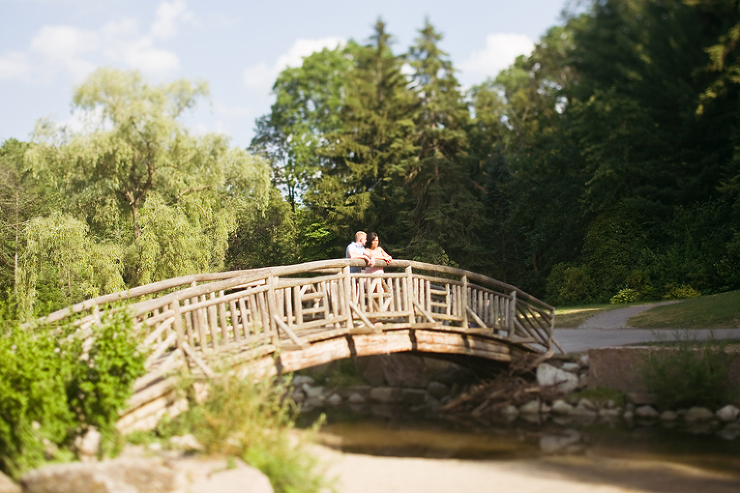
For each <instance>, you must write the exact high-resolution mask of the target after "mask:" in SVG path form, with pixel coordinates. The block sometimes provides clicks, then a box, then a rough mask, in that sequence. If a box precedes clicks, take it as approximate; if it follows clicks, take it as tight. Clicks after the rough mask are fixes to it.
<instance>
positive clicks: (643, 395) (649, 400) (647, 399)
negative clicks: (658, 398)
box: [627, 392, 655, 406]
mask: <svg viewBox="0 0 740 493" xmlns="http://www.w3.org/2000/svg"><path fill="white" fill-rule="evenodd" d="M627 402H629V403H630V404H633V405H635V406H646V405H652V404H655V396H654V395H653V394H650V393H649V392H629V393H628V394H627Z"/></svg>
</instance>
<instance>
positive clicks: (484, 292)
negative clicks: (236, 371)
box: [46, 259, 559, 430]
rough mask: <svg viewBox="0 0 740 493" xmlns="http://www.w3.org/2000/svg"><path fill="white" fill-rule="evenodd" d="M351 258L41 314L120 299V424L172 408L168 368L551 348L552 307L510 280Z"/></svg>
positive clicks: (507, 354)
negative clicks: (124, 336) (125, 317)
mask: <svg viewBox="0 0 740 493" xmlns="http://www.w3.org/2000/svg"><path fill="white" fill-rule="evenodd" d="M353 266H354V267H361V266H364V262H363V261H361V260H349V259H337V260H325V261H318V262H308V263H304V264H298V265H288V266H280V267H270V268H264V269H255V270H249V271H234V272H225V273H217V274H201V275H194V276H185V277H180V278H176V279H170V280H167V281H161V282H157V283H153V284H149V285H146V286H141V287H137V288H133V289H131V290H129V291H126V292H121V293H115V294H112V295H106V296H101V297H98V298H95V299H92V300H88V301H85V302H82V303H79V304H77V305H74V306H72V307H70V308H67V309H64V310H60V311H58V312H55V313H52V314H51V315H49V316H48V317H46V321H47V322H55V321H58V320H61V319H62V318H64V317H66V316H68V315H70V314H71V313H74V312H83V314H84V312H87V313H88V314H87V315H84V316H83V317H82V318H80V319H79V320H78V322H77V323H79V324H80V325H81V326H82V328H83V331H84V329H85V328H87V327H90V326H91V325H92V324H94V323H95V322H96V321H97V320H99V317H100V315H101V310H104V309H106V308H104V307H106V306H109V304H110V303H112V302H119V301H127V302H128V303H127V305H126V307H125V308H126V309H128V310H129V311H130V312H131V313H132V315H133V317H134V320H135V324H136V325H135V327H136V330H138V331H140V332H142V336H143V337H144V342H143V344H144V345H145V346H147V350H148V351H150V353H149V354H150V355H149V358H148V360H147V363H146V367H147V374H146V375H144V376H143V377H141V378H140V379H139V380H138V381H137V382H136V385H135V388H134V391H135V394H134V396H133V397H132V398H131V400H130V402H129V408H128V410H127V411H126V413H125V414H124V416H123V417H122V418H121V420H120V421H119V428H121V429H124V430H126V429H134V428H147V427H151V426H153V425H154V424H156V420H158V419H159V417H160V416H161V415H162V414H164V413H165V412H167V411H169V412H170V413H171V414H172V413H176V412H177V411H178V408H179V407H180V406H181V405H182V403H178V402H177V401H176V400H175V399H173V395H174V394H173V392H174V388H175V384H176V378H175V377H173V376H172V375H173V373H175V372H177V371H178V370H179V369H181V368H187V369H189V370H190V371H191V372H193V373H195V374H199V375H202V376H204V377H211V376H213V375H214V370H213V368H215V367H221V366H222V364H223V362H228V364H229V365H231V366H237V365H249V366H250V367H261V368H262V369H263V370H267V371H269V372H281V371H286V372H287V371H296V370H299V369H303V368H307V367H311V366H315V365H317V364H322V363H327V362H330V361H334V360H338V359H344V358H348V357H352V356H368V355H376V354H388V353H394V352H406V351H416V352H427V353H437V354H449V355H464V356H475V357H478V358H484V359H489V360H493V361H497V362H500V363H511V362H513V361H515V360H516V359H517V358H520V357H522V356H524V355H526V354H532V353H535V354H536V353H542V354H547V353H552V352H554V351H555V350H556V349H559V346H558V344H557V342H556V341H555V339H554V338H553V326H554V309H553V308H552V307H551V306H549V305H547V304H545V303H543V302H542V301H540V300H538V299H536V298H534V297H532V296H530V295H528V294H527V293H525V292H523V291H521V290H520V289H518V288H516V287H514V286H511V285H509V284H506V283H503V282H500V281H497V280H495V279H492V278H489V277H486V276H482V275H480V274H476V273H473V272H469V271H464V270H460V269H454V268H450V267H444V266H438V265H432V264H426V263H421V262H413V261H407V260H394V261H392V262H391V263H390V264H388V265H387V267H386V272H385V273H384V274H382V275H377V274H375V275H373V274H364V273H359V274H355V273H351V272H350V267H353ZM114 309H121V308H120V307H118V308H114ZM219 362H220V363H221V364H219Z"/></svg>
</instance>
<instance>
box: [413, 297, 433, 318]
mask: <svg viewBox="0 0 740 493" xmlns="http://www.w3.org/2000/svg"><path fill="white" fill-rule="evenodd" d="M413 303H414V307H416V309H417V310H418V311H419V313H421V314H422V315H424V316H425V317H426V319H427V320H428V321H429V322H431V323H436V322H437V321H436V320H434V317H432V314H431V313H429V312H428V311H426V310H425V309H424V308H422V306H421V305H420V304H419V302H418V301H416V300H414V302H413Z"/></svg>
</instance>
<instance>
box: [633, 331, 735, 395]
mask: <svg viewBox="0 0 740 493" xmlns="http://www.w3.org/2000/svg"><path fill="white" fill-rule="evenodd" d="M726 347H727V344H726V343H725V342H722V341H717V340H715V339H714V338H713V337H711V338H710V339H709V340H708V341H705V342H699V341H697V340H696V337H695V336H691V334H690V333H689V332H688V331H687V332H684V333H683V335H681V334H678V335H677V336H676V341H675V344H672V345H670V346H667V347H661V348H660V349H656V350H651V351H649V352H648V354H647V355H646V357H645V360H644V363H643V368H642V375H643V379H644V382H645V384H646V386H647V388H648V390H649V391H650V392H651V393H653V394H655V396H656V398H657V400H658V404H659V405H660V406H662V407H663V408H666V409H680V408H687V407H691V406H705V407H708V408H710V409H716V408H717V407H718V406H721V405H723V404H727V403H728V402H729V401H730V400H731V398H732V388H731V384H732V382H731V380H730V376H729V371H730V363H732V361H733V359H734V358H735V357H736V354H732V353H728V352H727V351H726Z"/></svg>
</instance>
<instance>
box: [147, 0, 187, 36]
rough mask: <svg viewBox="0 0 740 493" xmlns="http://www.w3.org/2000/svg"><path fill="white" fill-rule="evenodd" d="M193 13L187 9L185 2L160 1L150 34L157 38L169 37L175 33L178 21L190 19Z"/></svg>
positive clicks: (180, 0)
mask: <svg viewBox="0 0 740 493" xmlns="http://www.w3.org/2000/svg"><path fill="white" fill-rule="evenodd" d="M193 19H194V16H193V13H192V12H191V11H189V10H188V9H187V6H186V5H185V2H183V1H182V0H176V1H174V2H162V3H161V4H160V5H159V7H158V8H157V12H156V20H155V21H154V24H152V29H151V34H152V36H153V37H155V38H159V39H171V38H173V37H175V35H177V27H178V24H179V23H183V22H188V21H192V20H193Z"/></svg>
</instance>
